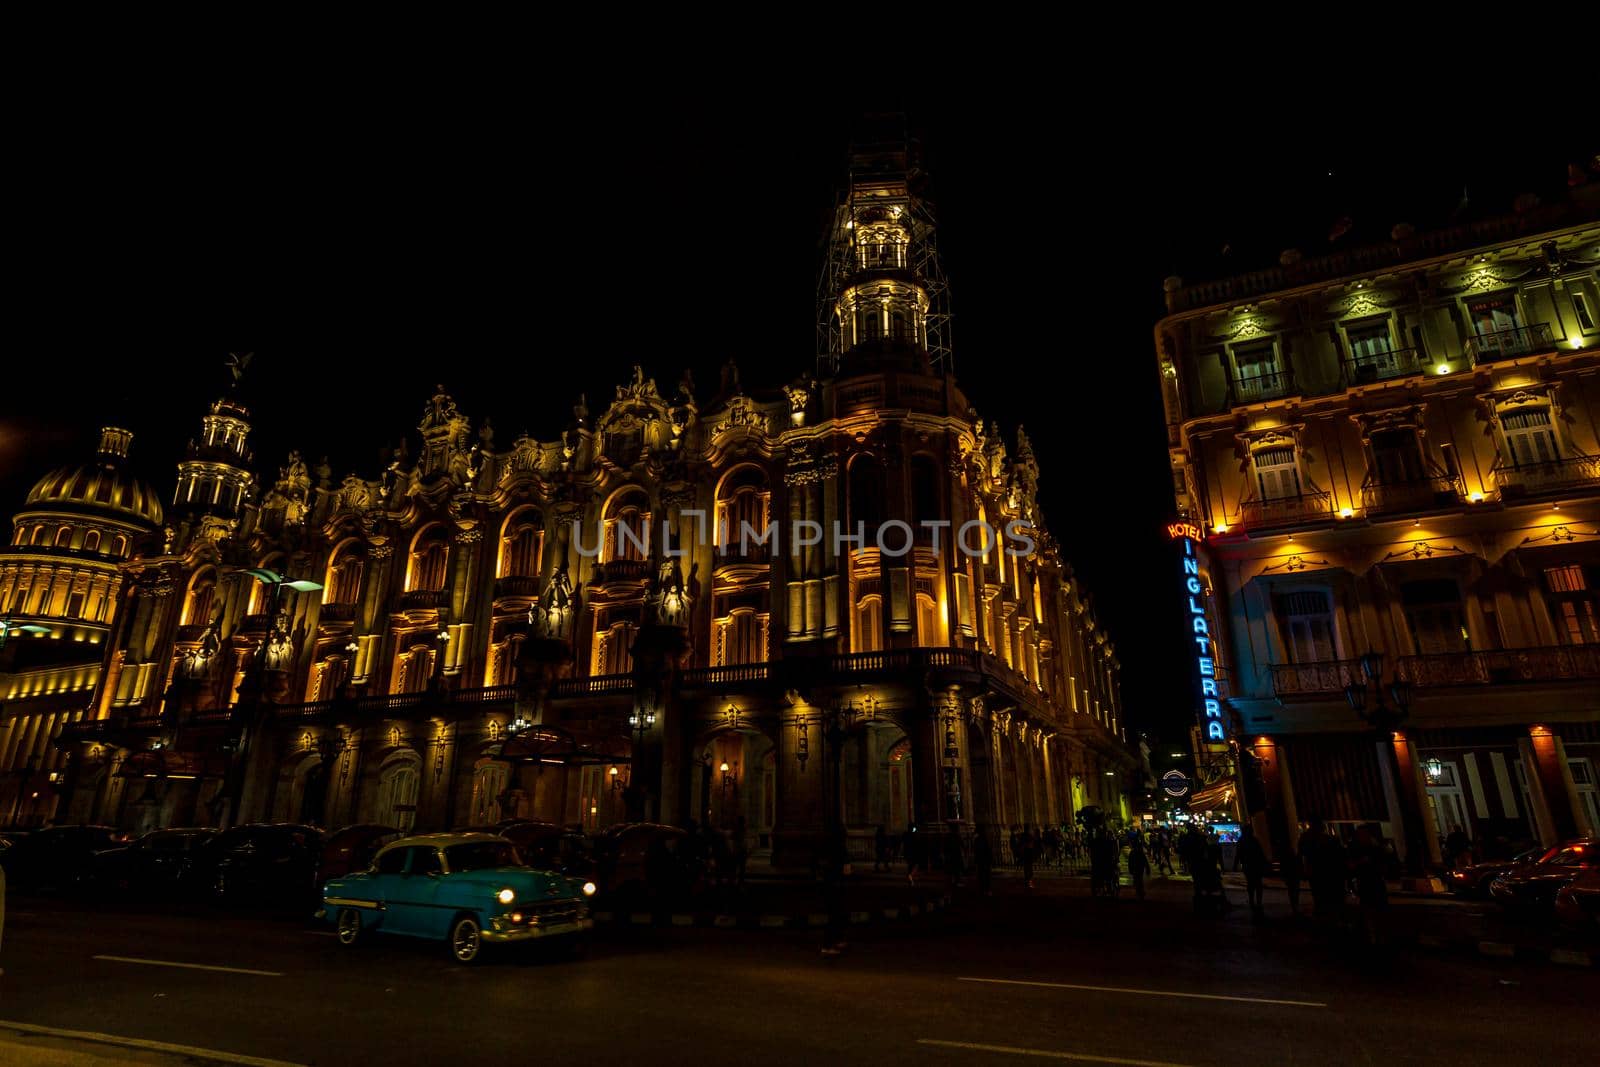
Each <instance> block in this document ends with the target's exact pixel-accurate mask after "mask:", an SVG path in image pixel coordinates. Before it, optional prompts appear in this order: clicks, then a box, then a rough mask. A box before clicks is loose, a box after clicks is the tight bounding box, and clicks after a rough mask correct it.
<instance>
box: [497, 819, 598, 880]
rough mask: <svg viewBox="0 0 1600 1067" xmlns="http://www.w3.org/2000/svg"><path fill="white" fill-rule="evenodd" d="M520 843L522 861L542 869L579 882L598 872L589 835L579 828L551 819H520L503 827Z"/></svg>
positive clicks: (510, 838) (509, 837)
mask: <svg viewBox="0 0 1600 1067" xmlns="http://www.w3.org/2000/svg"><path fill="white" fill-rule="evenodd" d="M500 836H501V837H504V838H505V839H506V840H508V841H510V842H511V843H512V844H514V845H516V846H517V853H518V854H519V855H520V856H521V857H522V862H524V863H526V864H527V865H528V866H529V867H534V868H537V869H539V870H541V871H555V872H557V873H559V874H564V875H566V876H567V877H568V878H576V879H577V880H578V881H580V882H584V881H590V880H592V879H593V878H594V876H595V866H594V855H593V850H592V849H591V848H590V845H589V839H588V838H587V837H585V836H583V834H581V833H579V832H578V831H576V830H570V829H567V828H566V827H562V826H557V825H555V824H554V823H548V822H531V821H524V822H517V823H513V824H511V825H509V826H507V827H506V828H505V829H503V830H501V831H500Z"/></svg>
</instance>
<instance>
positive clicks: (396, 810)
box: [378, 753, 421, 831]
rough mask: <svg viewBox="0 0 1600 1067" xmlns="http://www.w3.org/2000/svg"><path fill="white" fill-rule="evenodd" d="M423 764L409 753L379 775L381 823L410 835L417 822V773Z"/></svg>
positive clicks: (419, 779) (418, 780)
mask: <svg viewBox="0 0 1600 1067" xmlns="http://www.w3.org/2000/svg"><path fill="white" fill-rule="evenodd" d="M419 762H420V761H419V760H418V759H417V757H416V756H414V755H411V754H409V753H407V754H406V755H403V756H399V757H397V758H396V759H395V760H394V761H393V762H391V763H390V764H389V765H388V766H386V767H385V768H384V769H383V770H382V771H381V772H379V775H378V821H379V822H380V823H383V824H385V825H388V826H392V827H394V828H395V829H396V830H400V831H409V830H410V829H411V827H412V826H414V825H415V824H416V821H417V786H418V785H419V784H420V782H421V776H420V775H419V774H418V773H417V765H418V763H419Z"/></svg>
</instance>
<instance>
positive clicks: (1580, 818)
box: [1517, 725, 1594, 845]
mask: <svg viewBox="0 0 1600 1067" xmlns="http://www.w3.org/2000/svg"><path fill="white" fill-rule="evenodd" d="M1517 747H1518V748H1519V749H1520V750H1521V752H1522V766H1523V769H1524V771H1525V773H1526V774H1527V777H1528V795H1529V796H1530V797H1531V798H1532V801H1533V808H1534V821H1535V824H1536V825H1537V827H1538V830H1539V840H1540V843H1541V844H1544V845H1554V844H1557V843H1559V842H1561V841H1564V840H1566V839H1568V838H1572V837H1581V836H1584V835H1586V834H1588V833H1592V832H1593V831H1594V828H1593V827H1590V826H1589V819H1588V816H1587V813H1585V811H1584V810H1583V803H1582V801H1581V799H1580V798H1579V796H1578V787H1577V784H1576V783H1575V782H1574V781H1573V780H1572V767H1571V765H1570V764H1568V763H1567V749H1566V746H1565V745H1564V744H1563V743H1562V741H1561V738H1560V737H1558V736H1557V735H1556V733H1555V731H1553V730H1551V729H1550V728H1549V727H1548V726H1541V725H1534V726H1530V727H1529V728H1528V736H1527V737H1525V738H1520V739H1518V741H1517Z"/></svg>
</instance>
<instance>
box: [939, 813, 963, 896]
mask: <svg viewBox="0 0 1600 1067" xmlns="http://www.w3.org/2000/svg"><path fill="white" fill-rule="evenodd" d="M944 869H945V873H946V874H948V875H949V876H950V888H952V889H959V888H961V876H962V875H964V874H966V873H967V872H966V860H965V858H964V857H963V856H962V853H961V830H960V828H959V827H958V826H956V825H955V824H954V823H952V824H950V825H949V826H947V827H945V834H944Z"/></svg>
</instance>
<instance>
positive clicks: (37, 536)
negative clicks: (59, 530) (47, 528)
mask: <svg viewBox="0 0 1600 1067" xmlns="http://www.w3.org/2000/svg"><path fill="white" fill-rule="evenodd" d="M29 543H30V544H35V545H42V544H44V543H45V532H44V525H43V524H42V523H41V524H40V525H38V526H35V527H34V528H33V540H32V541H30V542H29Z"/></svg>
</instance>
